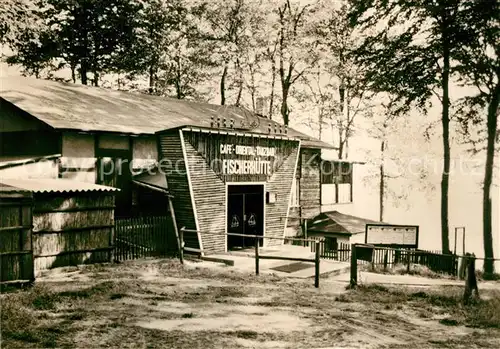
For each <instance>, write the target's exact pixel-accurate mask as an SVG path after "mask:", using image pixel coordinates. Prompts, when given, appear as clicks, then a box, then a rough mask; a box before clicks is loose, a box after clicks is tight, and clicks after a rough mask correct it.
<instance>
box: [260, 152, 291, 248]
mask: <svg viewBox="0 0 500 349" xmlns="http://www.w3.org/2000/svg"><path fill="white" fill-rule="evenodd" d="M298 152H299V150H298V147H296V148H295V149H294V150H293V151H292V153H291V154H290V155H289V156H288V157H287V158H286V159H285V160H284V162H283V165H282V166H281V167H280V169H279V170H278V171H277V172H275V173H274V174H273V175H272V176H271V178H270V179H269V181H268V182H267V188H266V190H267V191H269V192H274V193H276V202H275V203H273V204H266V208H265V209H266V232H265V233H266V236H271V237H280V238H282V237H283V236H284V232H285V222H286V219H285V217H286V214H287V211H288V206H289V204H290V193H291V189H292V181H293V175H294V172H295V165H296V163H297V156H298ZM266 244H267V246H276V245H283V241H282V240H275V239H268V240H267V241H266Z"/></svg>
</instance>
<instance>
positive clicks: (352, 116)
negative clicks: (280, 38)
mask: <svg viewBox="0 0 500 349" xmlns="http://www.w3.org/2000/svg"><path fill="white" fill-rule="evenodd" d="M323 6H324V8H325V11H324V12H325V13H327V15H326V16H325V17H324V18H322V19H321V20H320V21H319V25H318V26H317V28H316V34H317V36H318V40H319V43H320V45H319V48H320V50H321V52H322V53H323V56H322V57H321V63H322V64H323V65H324V70H325V72H324V74H323V75H328V76H330V77H331V78H332V79H333V81H334V83H333V84H331V86H332V87H333V88H334V89H335V90H336V92H337V93H336V95H337V97H336V100H337V106H338V108H336V114H335V115H333V117H331V119H332V121H333V123H334V128H335V129H336V132H337V137H336V139H337V140H336V142H335V143H336V145H337V146H338V149H339V150H338V157H339V159H343V158H347V157H348V145H349V139H350V138H351V136H352V135H353V131H354V123H355V120H356V119H357V118H359V117H361V116H365V117H368V116H369V114H370V110H371V108H372V104H373V102H372V101H371V99H370V98H366V92H367V91H366V85H365V83H364V81H363V80H364V71H363V69H362V67H360V66H358V65H357V64H356V63H355V62H354V59H353V57H351V55H350V54H349V52H350V51H351V50H352V49H353V47H354V45H355V42H356V40H357V39H356V37H355V34H354V30H353V28H352V27H351V26H350V25H349V20H348V17H347V14H348V7H347V6H346V3H345V2H344V3H342V2H341V3H337V2H336V3H334V4H333V6H332V5H331V4H329V3H328V2H326V4H323ZM363 114H364V115H363Z"/></svg>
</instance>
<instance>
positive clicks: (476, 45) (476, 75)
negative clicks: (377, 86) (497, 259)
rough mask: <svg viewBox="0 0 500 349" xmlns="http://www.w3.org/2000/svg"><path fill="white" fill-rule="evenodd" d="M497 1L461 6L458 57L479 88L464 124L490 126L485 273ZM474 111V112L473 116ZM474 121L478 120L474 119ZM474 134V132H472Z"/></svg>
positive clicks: (499, 88)
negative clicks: (472, 123) (463, 40)
mask: <svg viewBox="0 0 500 349" xmlns="http://www.w3.org/2000/svg"><path fill="white" fill-rule="evenodd" d="M499 6H500V5H499V3H498V2H497V1H467V2H464V3H463V4H462V5H461V11H460V20H459V21H458V23H457V29H456V31H457V33H458V34H459V35H461V36H462V37H463V38H465V42H464V44H463V45H461V46H460V47H458V51H457V54H456V55H455V57H454V58H455V59H456V60H457V61H458V62H459V63H458V67H457V70H458V71H459V73H460V80H461V82H462V83H463V84H464V85H467V86H472V87H475V88H476V91H477V93H476V94H475V95H471V96H467V97H465V98H464V99H463V100H462V106H464V108H463V109H462V110H461V111H462V115H461V117H462V119H461V121H462V123H463V124H465V125H467V124H469V122H470V121H471V120H476V121H475V122H476V123H479V124H481V123H482V121H483V120H485V121H486V122H485V123H483V125H484V126H486V130H485V131H486V132H485V133H486V162H485V171H484V181H483V244H484V256H485V258H486V259H485V261H484V273H485V276H487V277H488V276H491V275H492V274H493V273H494V272H495V270H494V260H493V258H494V253H493V234H492V203H491V188H492V180H493V170H494V166H495V162H494V160H495V146H496V142H497V139H498V131H497V129H498V105H499V102H500V60H499V57H500V39H499V38H500V14H499V13H500V8H499ZM471 113H472V115H471ZM473 122H474V121H473ZM468 136H470V135H468Z"/></svg>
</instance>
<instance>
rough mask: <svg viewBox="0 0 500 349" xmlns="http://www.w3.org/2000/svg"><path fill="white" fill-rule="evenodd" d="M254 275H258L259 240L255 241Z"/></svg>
mask: <svg viewBox="0 0 500 349" xmlns="http://www.w3.org/2000/svg"><path fill="white" fill-rule="evenodd" d="M255 275H259V238H256V239H255Z"/></svg>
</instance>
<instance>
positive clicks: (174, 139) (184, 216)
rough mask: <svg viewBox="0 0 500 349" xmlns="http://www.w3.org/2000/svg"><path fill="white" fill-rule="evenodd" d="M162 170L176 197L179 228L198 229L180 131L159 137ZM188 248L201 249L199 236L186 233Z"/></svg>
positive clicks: (174, 200) (175, 203)
mask: <svg viewBox="0 0 500 349" xmlns="http://www.w3.org/2000/svg"><path fill="white" fill-rule="evenodd" d="M159 147H160V150H159V153H160V156H161V157H160V165H159V166H160V170H161V171H162V172H163V173H165V174H166V176H167V182H168V188H169V191H170V192H171V194H172V195H173V196H174V199H173V200H172V201H173V206H174V211H175V219H176V223H177V227H178V228H179V229H180V228H181V227H186V228H187V229H193V230H195V229H196V223H195V219H194V211H193V204H192V202H191V195H190V192H189V183H188V177H187V173H186V164H185V160H184V154H183V152H182V144H181V138H180V134H179V131H172V132H168V133H164V134H161V135H160V136H159ZM184 241H185V243H186V247H191V248H196V249H199V248H200V243H199V241H198V235H197V234H194V233H186V234H185V235H184Z"/></svg>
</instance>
